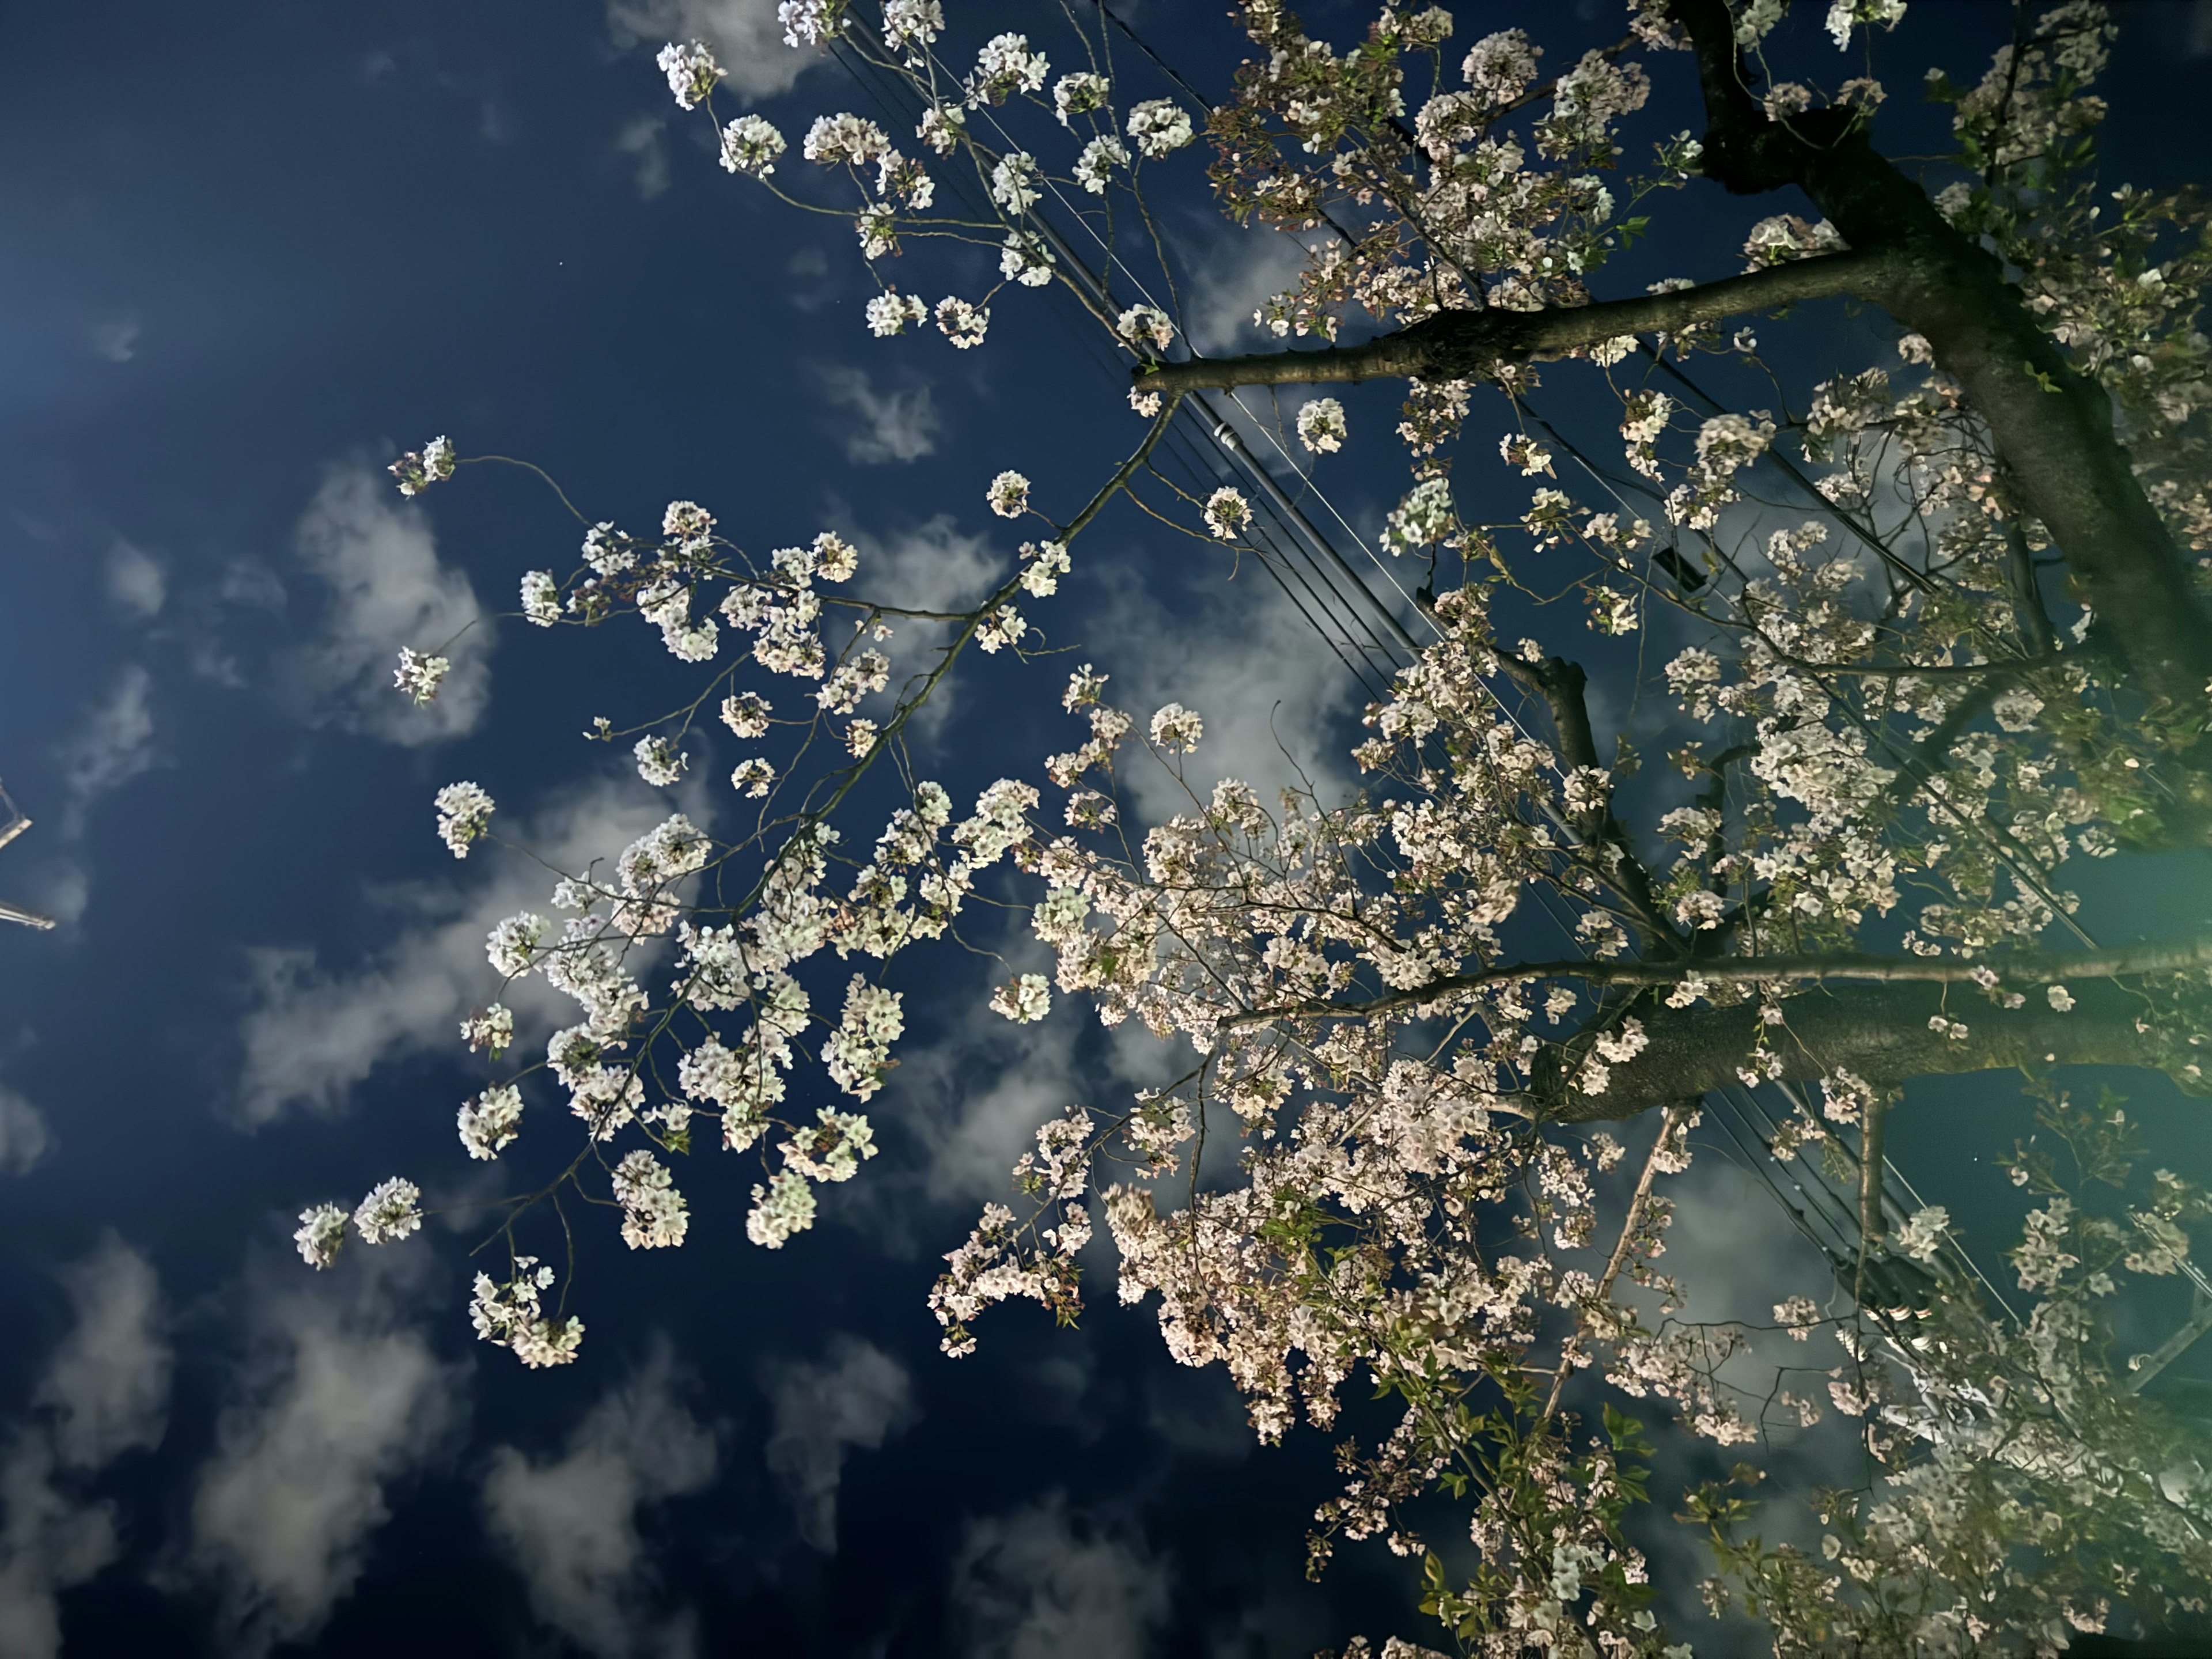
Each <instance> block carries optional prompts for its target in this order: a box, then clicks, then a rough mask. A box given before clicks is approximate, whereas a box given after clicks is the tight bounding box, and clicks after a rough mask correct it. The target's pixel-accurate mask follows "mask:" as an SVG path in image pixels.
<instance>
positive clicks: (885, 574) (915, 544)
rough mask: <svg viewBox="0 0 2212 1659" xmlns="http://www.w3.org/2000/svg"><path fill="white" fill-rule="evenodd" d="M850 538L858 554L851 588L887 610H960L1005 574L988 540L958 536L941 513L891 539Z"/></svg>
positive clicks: (861, 534) (947, 515) (857, 534)
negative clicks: (856, 574) (896, 607)
mask: <svg viewBox="0 0 2212 1659" xmlns="http://www.w3.org/2000/svg"><path fill="white" fill-rule="evenodd" d="M850 533H852V535H853V538H854V542H855V543H856V544H858V546H859V547H860V577H859V578H858V580H856V581H855V582H854V586H855V587H859V586H861V585H862V584H866V592H867V593H868V596H869V597H870V598H871V599H873V598H876V597H878V596H880V597H881V598H882V599H883V600H884V602H885V603H886V604H890V605H905V606H908V607H909V608H911V609H913V610H916V611H959V610H963V609H965V608H966V607H968V606H969V605H974V604H975V603H976V602H977V601H978V600H980V599H981V598H982V597H983V596H984V595H985V594H986V593H987V592H990V591H991V590H992V588H994V587H995V586H997V585H998V584H999V581H1000V579H1001V577H1002V574H1003V573H1004V571H1005V569H1006V559H1005V557H1004V556H1002V555H1001V554H1000V553H999V552H998V551H997V550H994V548H993V547H992V545H991V538H990V537H989V536H988V535H979V536H968V535H963V534H962V533H961V532H960V531H959V529H958V528H957V526H955V524H954V523H953V520H952V517H951V514H950V513H938V514H937V515H936V516H935V517H933V518H931V519H927V520H924V521H923V522H922V523H921V524H918V525H916V526H914V527H913V528H912V529H910V530H903V531H899V532H894V533H892V534H890V535H869V534H867V533H866V532H857V531H855V532H850Z"/></svg>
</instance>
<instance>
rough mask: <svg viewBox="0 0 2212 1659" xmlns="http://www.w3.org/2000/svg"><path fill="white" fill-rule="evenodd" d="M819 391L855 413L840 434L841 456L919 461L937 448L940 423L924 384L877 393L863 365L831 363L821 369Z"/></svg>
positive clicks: (861, 461) (866, 461)
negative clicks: (854, 418)
mask: <svg viewBox="0 0 2212 1659" xmlns="http://www.w3.org/2000/svg"><path fill="white" fill-rule="evenodd" d="M820 374H821V376H822V393H823V397H824V398H827V399H828V400H829V405H830V407H831V408H833V409H845V410H851V411H852V412H853V413H854V415H856V416H859V417H860V421H859V423H858V425H856V426H855V427H854V428H853V429H852V430H850V431H848V433H847V434H846V435H845V458H846V459H848V460H849V461H853V462H854V463H856V464H858V465H861V466H881V465H885V464H886V463H888V462H892V461H918V460H920V459H921V458H922V457H923V456H925V455H931V454H934V453H936V451H937V435H938V432H939V428H940V424H941V423H940V422H939V419H938V415H937V405H936V404H934V403H933V401H932V399H931V395H930V388H929V383H928V382H927V380H923V381H918V382H916V383H915V384H914V385H912V386H902V387H898V388H896V389H894V390H892V391H889V392H878V391H877V390H876V387H875V383H874V382H873V381H872V380H870V379H869V378H868V376H867V374H866V371H865V370H863V369H859V368H852V367H851V366H849V365H848V364H842V363H840V364H833V365H830V366H829V367H827V368H823V369H822V370H821V371H820Z"/></svg>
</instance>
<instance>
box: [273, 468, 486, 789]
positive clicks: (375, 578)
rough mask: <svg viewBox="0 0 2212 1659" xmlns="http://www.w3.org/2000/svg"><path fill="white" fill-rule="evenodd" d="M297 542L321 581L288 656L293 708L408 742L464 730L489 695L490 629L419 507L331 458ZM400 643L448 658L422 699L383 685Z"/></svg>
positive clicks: (374, 477)
mask: <svg viewBox="0 0 2212 1659" xmlns="http://www.w3.org/2000/svg"><path fill="white" fill-rule="evenodd" d="M298 540H299V552H300V560H301V563H303V564H304V565H306V566H307V568H308V569H310V570H311V571H313V572H314V574H316V575H318V576H319V577H321V578H322V579H323V581H324V582H325V585H326V586H328V588H329V590H330V606H329V609H328V611H327V612H326V613H325V617H324V619H323V624H322V628H321V630H320V632H319V634H318V635H316V636H315V638H314V639H313V640H312V641H309V642H308V643H307V645H306V646H305V647H303V648H301V650H300V651H298V652H297V653H295V654H294V656H293V657H292V659H291V661H290V664H289V675H288V678H289V680H290V681H291V683H292V685H293V688H294V690H295V701H296V702H297V704H298V707H299V712H300V714H301V717H302V718H304V719H306V720H309V721H311V722H313V723H316V724H320V723H323V722H325V721H335V722H336V723H337V724H338V725H340V726H344V727H346V728H347V729H349V730H352V731H357V732H368V733H369V734H371V735H372V736H374V737H379V738H384V739H385V740H386V741H387V742H390V743H397V744H406V745H408V746H410V747H414V746H419V745H421V744H432V743H439V742H442V741H443V740H445V739H446V738H457V737H461V736H464V735H465V734H466V733H468V732H472V731H474V730H475V729H476V725H477V721H478V720H481V719H482V718H483V712H484V709H485V708H486V706H487V705H488V704H489V702H490V700H491V670H490V664H489V659H490V656H491V643H492V636H491V630H490V628H489V626H488V625H487V624H486V623H484V620H483V611H482V610H481V608H480V607H479V606H478V605H477V596H476V590H475V589H474V588H473V587H471V586H470V583H469V579H468V574H467V573H466V572H465V571H462V570H459V569H456V568H453V567H452V566H450V565H447V564H444V563H442V562H440V560H439V558H438V548H437V542H436V540H435V538H434V537H433V536H432V535H431V532H430V524H429V520H428V519H427V518H425V517H424V516H423V514H422V510H421V509H420V508H419V507H413V506H410V505H409V504H407V503H405V502H404V501H400V500H398V498H397V497H396V496H395V495H393V493H392V489H391V480H390V479H388V478H386V477H383V476H382V475H381V474H379V473H376V472H374V471H371V470H370V469H369V468H368V466H366V465H346V466H340V467H334V468H332V469H331V471H330V473H329V474H328V475H327V476H326V477H325V478H324V480H323V483H322V487H321V488H320V489H318V490H317V491H316V492H315V496H314V500H313V501H312V502H310V503H309V505H308V507H307V513H306V515H305V516H304V517H302V518H301V520H300V527H299V538H298ZM403 645H404V646H411V647H414V648H415V649H416V650H418V651H435V652H436V653H439V654H441V655H442V656H444V657H446V658H447V659H450V660H451V661H452V663H453V671H452V672H451V673H450V674H448V675H447V678H446V683H445V684H444V686H443V687H442V688H441V690H440V691H439V693H438V697H437V701H436V702H433V703H431V704H430V705H429V707H428V708H416V707H415V706H414V705H413V704H412V703H410V702H408V700H407V699H406V698H405V697H404V696H400V694H399V693H398V691H396V690H393V689H392V667H393V665H394V664H395V663H396V662H397V661H398V654H399V647H401V646H403Z"/></svg>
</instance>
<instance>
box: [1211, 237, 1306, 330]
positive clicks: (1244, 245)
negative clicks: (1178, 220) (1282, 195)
mask: <svg viewBox="0 0 2212 1659" xmlns="http://www.w3.org/2000/svg"><path fill="white" fill-rule="evenodd" d="M1202 234H1203V235H1204V238H1205V240H1204V245H1203V252H1202V254H1201V255H1200V257H1197V258H1194V259H1193V260H1192V261H1191V265H1192V269H1193V270H1194V272H1195V275H1194V276H1193V278H1192V280H1191V283H1190V287H1189V290H1188V294H1189V297H1188V301H1186V303H1185V305H1184V307H1183V323H1184V327H1185V328H1186V329H1187V330H1188V332H1189V335H1190V343H1191V344H1192V345H1193V346H1194V347H1195V348H1197V349H1198V351H1199V352H1200V354H1201V355H1202V356H1208V357H1225V356H1230V355H1231V354H1232V353H1235V352H1237V351H1252V350H1258V349H1263V348H1264V347H1266V346H1267V345H1269V344H1273V343H1275V342H1274V340H1273V337H1272V336H1270V335H1268V334H1266V333H1264V332H1263V331H1261V329H1260V328H1259V327H1258V326H1257V325H1255V323H1254V322H1253V321H1252V313H1253V312H1255V310H1257V309H1258V308H1259V307H1260V306H1261V305H1262V304H1263V303H1265V302H1266V301H1268V300H1270V299H1273V297H1274V296H1275V295H1278V294H1279V293H1281V292H1282V291H1283V290H1284V289H1286V288H1289V287H1290V286H1291V284H1292V283H1296V282H1297V279H1298V273H1299V272H1300V271H1302V270H1304V269H1305V266H1306V249H1305V245H1304V243H1303V242H1300V241H1298V240H1297V239H1296V238H1295V237H1293V236H1291V235H1290V234H1288V233H1286V232H1284V231H1273V232H1261V233H1260V234H1252V233H1250V232H1247V231H1236V232H1225V231H1223V230H1220V229H1217V228H1212V227H1208V228H1207V229H1206V231H1205V232H1204V233H1202ZM1194 252H1197V250H1194Z"/></svg>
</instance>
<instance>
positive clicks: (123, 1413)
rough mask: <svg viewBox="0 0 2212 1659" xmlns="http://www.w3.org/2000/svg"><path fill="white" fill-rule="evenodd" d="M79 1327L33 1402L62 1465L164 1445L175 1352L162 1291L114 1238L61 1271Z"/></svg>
mask: <svg viewBox="0 0 2212 1659" xmlns="http://www.w3.org/2000/svg"><path fill="white" fill-rule="evenodd" d="M62 1283H63V1284H64V1285H66V1286H67V1287H68V1290H69V1294H70V1302H71V1303H72V1304H75V1306H76V1324H75V1325H74V1326H72V1327H71V1328H70V1334H69V1335H68V1336H67V1337H65V1338H64V1339H63V1341H62V1345H61V1346H60V1347H59V1348H58V1350H56V1352H55V1353H54V1357H53V1358H52V1361H51V1362H50V1363H49V1364H48V1365H47V1367H46V1377H45V1379H44V1380H43V1381H42V1382H41V1383H40V1384H39V1388H38V1391H37V1393H36V1394H34V1395H33V1396H32V1401H33V1404H34V1405H38V1406H41V1407H47V1408H49V1409H50V1410H51V1411H52V1413H53V1442H54V1449H55V1451H56V1453H57V1455H58V1456H59V1458H60V1460H61V1462H62V1463H63V1464H64V1466H66V1467H69V1468H82V1469H92V1468H100V1466H101V1465H103V1464H106V1463H110V1462H113V1461H114V1460H115V1459H116V1458H118V1457H119V1456H121V1455H123V1454H124V1453H125V1452H126V1451H131V1450H134V1449H138V1448H141V1447H153V1446H157V1445H159V1444H161V1433H162V1430H163V1429H164V1428H165V1427H166V1426H167V1421H168V1402H169V1368H170V1359H171V1354H170V1349H169V1343H168V1339H167V1336H166V1335H165V1334H163V1331H162V1328H161V1327H162V1318H161V1283H160V1281H159V1280H158V1279H156V1278H155V1273H154V1268H153V1266H152V1264H151V1263H149V1261H147V1260H146V1258H145V1257H144V1256H143V1255H139V1254H138V1253H137V1251H136V1250H134V1249H131V1247H130V1246H129V1245H127V1244H125V1243H124V1242H123V1241H122V1240H121V1239H120V1238H118V1237H116V1236H115V1235H114V1234H113V1233H112V1232H110V1233H107V1234H106V1235H105V1236H103V1237H102V1238H101V1239H100V1243H99V1244H98V1246H97V1247H95V1248H94V1250H93V1253H92V1254H91V1255H89V1256H88V1257H86V1258H85V1260H83V1261H80V1262H77V1263H76V1264H75V1265H74V1266H72V1267H66V1268H64V1270H63V1272H62Z"/></svg>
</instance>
